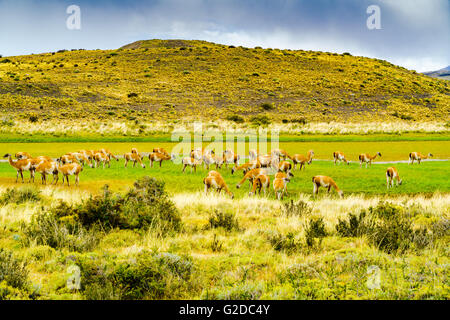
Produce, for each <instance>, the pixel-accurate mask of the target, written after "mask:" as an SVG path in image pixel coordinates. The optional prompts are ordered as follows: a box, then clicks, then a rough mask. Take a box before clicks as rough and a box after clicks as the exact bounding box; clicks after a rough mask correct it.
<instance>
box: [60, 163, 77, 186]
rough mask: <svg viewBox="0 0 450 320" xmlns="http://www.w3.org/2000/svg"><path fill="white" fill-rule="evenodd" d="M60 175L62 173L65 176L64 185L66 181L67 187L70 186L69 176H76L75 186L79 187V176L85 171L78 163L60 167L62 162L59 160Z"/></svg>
mask: <svg viewBox="0 0 450 320" xmlns="http://www.w3.org/2000/svg"><path fill="white" fill-rule="evenodd" d="M57 161H58V173H61V174H62V176H63V183H62V185H64V179H65V180H66V181H67V186H70V184H69V176H75V185H76V186H77V185H78V184H79V181H80V177H79V174H80V172H81V171H83V167H82V166H81V165H80V164H78V163H68V164H65V165H60V163H61V161H60V160H59V159H58V160H57Z"/></svg>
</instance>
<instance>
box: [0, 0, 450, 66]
mask: <svg viewBox="0 0 450 320" xmlns="http://www.w3.org/2000/svg"><path fill="white" fill-rule="evenodd" d="M70 4H77V5H79V6H80V7H81V12H82V29H81V30H77V31H70V30H68V29H67V28H66V25H65V20H66V18H67V16H68V15H67V14H66V12H65V11H66V8H67V6H68V5H70ZM372 4H375V5H378V6H379V7H380V9H381V24H382V29H381V30H368V28H367V27H366V20H367V18H368V14H367V13H366V9H367V7H368V6H369V5H372ZM449 16H450V7H449V1H448V0H384V1H383V0H371V1H366V0H343V1H336V0H311V1H309V0H308V1H306V0H305V1H302V0H279V1H274V0H226V1H224V0H149V1H130V0H122V1H118V0H117V1H86V0H81V1H76V0H71V1H54V0H47V1H45V0H40V1H37V0H35V1H32V0H28V1H27V0H24V1H14V0H11V1H1V0H0V54H3V55H18V54H28V53H38V52H48V51H54V50H57V49H61V48H66V49H71V48H86V49H96V48H105V49H113V48H117V47H120V46H121V45H124V44H126V43H129V42H132V41H135V40H141V39H152V38H185V39H202V40H208V41H214V42H218V43H224V44H234V45H244V46H262V47H272V48H273V47H277V48H291V49H307V50H321V51H331V52H340V53H342V52H346V51H347V52H351V53H353V54H355V55H364V56H370V57H376V58H380V59H386V60H389V61H391V62H393V63H396V64H400V65H403V66H405V67H407V68H410V69H416V70H418V71H425V70H431V69H437V68H440V67H444V66H446V65H448V64H449V52H450V45H449V41H448V34H449V30H450V25H449Z"/></svg>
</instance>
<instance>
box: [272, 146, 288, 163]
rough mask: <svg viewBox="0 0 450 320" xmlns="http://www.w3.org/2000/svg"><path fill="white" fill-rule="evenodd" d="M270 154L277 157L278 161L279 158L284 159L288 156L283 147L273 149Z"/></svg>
mask: <svg viewBox="0 0 450 320" xmlns="http://www.w3.org/2000/svg"><path fill="white" fill-rule="evenodd" d="M271 155H272V156H275V157H278V161H281V159H283V160H286V158H288V157H289V155H288V153H287V152H286V150H283V149H273V150H272V152H271Z"/></svg>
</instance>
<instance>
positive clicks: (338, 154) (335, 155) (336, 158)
mask: <svg viewBox="0 0 450 320" xmlns="http://www.w3.org/2000/svg"><path fill="white" fill-rule="evenodd" d="M333 159H334V164H336V162H337V161H339V163H341V162H345V163H346V164H347V165H350V162H349V161H348V160H347V159H346V158H345V155H344V153H343V152H341V151H336V152H333Z"/></svg>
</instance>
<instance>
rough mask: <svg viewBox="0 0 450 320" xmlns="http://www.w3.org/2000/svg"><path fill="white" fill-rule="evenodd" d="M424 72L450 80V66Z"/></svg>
mask: <svg viewBox="0 0 450 320" xmlns="http://www.w3.org/2000/svg"><path fill="white" fill-rule="evenodd" d="M423 74H424V75H426V76H430V77H433V78H439V79H446V80H450V66H448V67H445V68H442V69H440V70H437V71H429V72H424V73H423Z"/></svg>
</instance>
